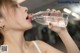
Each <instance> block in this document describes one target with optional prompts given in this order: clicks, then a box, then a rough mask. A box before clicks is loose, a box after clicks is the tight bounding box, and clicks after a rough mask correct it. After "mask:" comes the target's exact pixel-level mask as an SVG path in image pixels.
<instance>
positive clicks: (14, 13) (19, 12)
mask: <svg viewBox="0 0 80 53" xmlns="http://www.w3.org/2000/svg"><path fill="white" fill-rule="evenodd" d="M15 7H16V9H13V8H11V7H9V8H8V9H7V8H6V7H4V8H3V10H2V12H3V15H4V17H5V19H4V20H5V21H4V22H5V27H6V28H7V29H8V30H9V29H15V30H28V29H31V28H32V24H31V21H30V19H27V16H28V13H27V12H28V8H26V7H23V6H20V5H18V4H16V5H15Z"/></svg>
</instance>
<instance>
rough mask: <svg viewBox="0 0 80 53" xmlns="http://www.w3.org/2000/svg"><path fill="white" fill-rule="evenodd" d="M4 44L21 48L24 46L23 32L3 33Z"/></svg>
mask: <svg viewBox="0 0 80 53" xmlns="http://www.w3.org/2000/svg"><path fill="white" fill-rule="evenodd" d="M3 35H4V44H7V45H8V44H9V45H13V46H17V47H20V48H22V47H23V45H24V44H25V39H24V32H22V31H13V30H11V31H6V32H3Z"/></svg>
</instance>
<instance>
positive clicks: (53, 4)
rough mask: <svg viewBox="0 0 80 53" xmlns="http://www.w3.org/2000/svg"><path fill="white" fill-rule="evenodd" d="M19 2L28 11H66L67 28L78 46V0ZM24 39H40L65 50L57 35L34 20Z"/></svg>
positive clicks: (79, 17) (79, 26) (79, 42)
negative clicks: (67, 15)
mask: <svg viewBox="0 0 80 53" xmlns="http://www.w3.org/2000/svg"><path fill="white" fill-rule="evenodd" d="M19 1H20V0H19ZM20 3H21V5H22V6H26V7H28V9H29V13H35V12H38V11H44V10H46V9H48V8H50V9H57V10H61V11H62V12H65V13H68V14H69V15H70V16H69V22H68V26H67V29H68V31H69V34H70V35H71V37H72V38H73V40H74V41H75V42H76V44H77V46H78V47H79V48H80V0H26V1H24V2H22V1H20ZM25 39H26V40H29V41H31V40H42V41H44V42H46V43H48V44H50V45H51V46H54V47H56V48H58V49H60V50H62V51H65V52H66V50H65V46H64V45H63V43H62V41H61V39H60V38H59V36H58V35H57V34H56V33H55V32H53V31H51V30H49V29H48V28H47V26H42V25H40V24H38V23H36V22H35V21H33V28H32V29H30V30H29V31H26V32H25Z"/></svg>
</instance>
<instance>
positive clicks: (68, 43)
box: [58, 29, 79, 53]
mask: <svg viewBox="0 0 80 53" xmlns="http://www.w3.org/2000/svg"><path fill="white" fill-rule="evenodd" d="M58 35H59V37H60V38H61V40H62V41H63V43H64V45H65V47H66V49H67V53H79V49H78V47H77V45H76V44H75V42H74V41H73V39H72V38H71V36H70V35H69V33H68V31H67V30H66V29H64V30H63V31H61V32H60V33H58Z"/></svg>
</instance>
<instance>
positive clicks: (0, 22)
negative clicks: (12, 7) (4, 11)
mask: <svg viewBox="0 0 80 53" xmlns="http://www.w3.org/2000/svg"><path fill="white" fill-rule="evenodd" d="M4 25H5V21H4V19H3V18H1V19H0V27H3V26H4Z"/></svg>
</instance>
